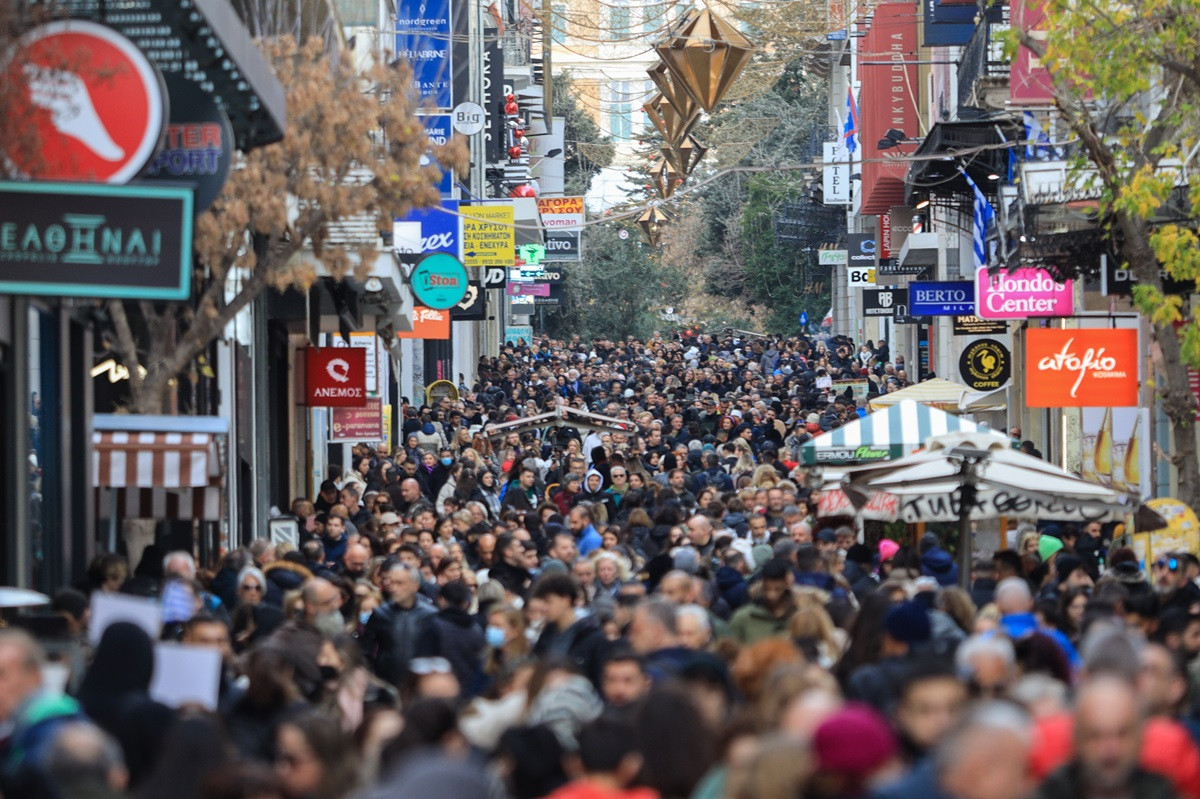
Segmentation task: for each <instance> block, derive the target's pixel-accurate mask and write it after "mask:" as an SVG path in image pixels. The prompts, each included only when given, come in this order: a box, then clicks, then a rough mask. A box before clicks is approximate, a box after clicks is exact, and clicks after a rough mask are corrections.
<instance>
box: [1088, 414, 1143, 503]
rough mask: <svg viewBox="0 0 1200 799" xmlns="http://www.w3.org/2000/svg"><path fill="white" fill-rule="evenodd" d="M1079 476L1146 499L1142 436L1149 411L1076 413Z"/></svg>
mask: <svg viewBox="0 0 1200 799" xmlns="http://www.w3.org/2000/svg"><path fill="white" fill-rule="evenodd" d="M1079 418H1080V435H1079V448H1080V452H1079V455H1080V458H1079V463H1080V476H1081V477H1083V479H1084V480H1090V481H1091V482H1093V483H1100V484H1102V485H1106V486H1110V487H1112V488H1115V489H1116V490H1117V491H1128V492H1130V493H1133V494H1137V495H1138V496H1147V495H1149V493H1150V491H1151V489H1152V485H1151V481H1150V466H1151V464H1150V457H1151V452H1152V450H1153V448H1152V447H1151V446H1149V441H1147V440H1146V436H1147V435H1148V433H1149V428H1150V411H1149V410H1147V409H1145V408H1083V409H1081V410H1080V417H1079Z"/></svg>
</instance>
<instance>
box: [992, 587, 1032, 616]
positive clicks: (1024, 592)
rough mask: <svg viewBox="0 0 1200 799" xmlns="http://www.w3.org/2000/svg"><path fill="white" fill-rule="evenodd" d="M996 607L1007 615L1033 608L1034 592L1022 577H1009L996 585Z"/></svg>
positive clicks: (1025, 611) (1026, 611)
mask: <svg viewBox="0 0 1200 799" xmlns="http://www.w3.org/2000/svg"><path fill="white" fill-rule="evenodd" d="M996 607H997V608H999V610H1000V612H1001V613H1003V614H1004V615H1005V616H1008V615H1010V614H1012V613H1028V612H1029V611H1031V610H1033V593H1032V592H1031V591H1030V590H1029V583H1027V582H1026V581H1025V580H1024V579H1022V578H1020V577H1007V578H1005V579H1003V580H1001V581H1000V583H999V584H998V585H997V586H996Z"/></svg>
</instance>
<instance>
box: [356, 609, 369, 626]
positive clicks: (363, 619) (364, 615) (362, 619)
mask: <svg viewBox="0 0 1200 799" xmlns="http://www.w3.org/2000/svg"><path fill="white" fill-rule="evenodd" d="M369 618H371V611H369V610H364V611H361V612H360V613H359V614H358V623H359V624H366V623H367V619H369Z"/></svg>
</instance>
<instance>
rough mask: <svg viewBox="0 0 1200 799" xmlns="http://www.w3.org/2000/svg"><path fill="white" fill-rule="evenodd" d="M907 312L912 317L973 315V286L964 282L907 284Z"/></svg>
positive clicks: (943, 281) (945, 281) (944, 281)
mask: <svg viewBox="0 0 1200 799" xmlns="http://www.w3.org/2000/svg"><path fill="white" fill-rule="evenodd" d="M908 312H909V313H910V314H912V315H913V316H962V315H965V314H973V313H975V284H973V283H971V282H969V281H966V280H942V281H934V282H914V283H909V284H908Z"/></svg>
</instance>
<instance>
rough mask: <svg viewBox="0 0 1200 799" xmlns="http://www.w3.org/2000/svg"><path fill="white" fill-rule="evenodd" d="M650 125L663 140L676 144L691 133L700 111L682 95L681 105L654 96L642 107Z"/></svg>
mask: <svg viewBox="0 0 1200 799" xmlns="http://www.w3.org/2000/svg"><path fill="white" fill-rule="evenodd" d="M642 110H643V111H645V112H646V117H647V118H648V119H649V120H650V123H651V124H652V125H654V127H655V128H656V129H657V130H658V132H659V133H660V134H662V137H663V140H664V141H666V142H668V143H670V144H676V143H678V142H680V141H683V138H684V137H685V136H687V135H688V134H689V133H691V132H692V129H693V128H694V127H696V123H697V122H699V121H700V109H699V107H697V105H696V102H695V101H694V100H692V98H691V97H689V96H687V95H684V96H683V104H682V105H681V106H680V105H675V104H674V103H672V102H671V101H670V100H668V99H667V98H666V97H664V96H663V95H662V94H656V95H654V97H653V98H651V99H650V102H648V103H646V104H645V105H643V106H642Z"/></svg>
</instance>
